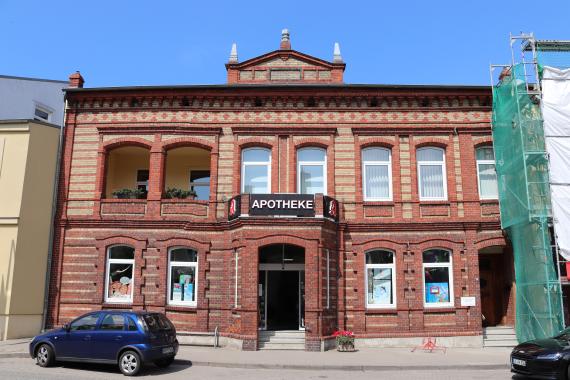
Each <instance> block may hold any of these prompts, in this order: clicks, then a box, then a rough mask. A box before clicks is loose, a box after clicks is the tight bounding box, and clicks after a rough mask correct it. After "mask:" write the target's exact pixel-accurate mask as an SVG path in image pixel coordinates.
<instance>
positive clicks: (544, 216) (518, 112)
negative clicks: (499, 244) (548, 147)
mask: <svg viewBox="0 0 570 380" xmlns="http://www.w3.org/2000/svg"><path fill="white" fill-rule="evenodd" d="M526 78H527V75H526V73H525V68H524V66H523V65H522V64H521V65H515V66H513V67H511V72H510V75H507V76H505V77H503V79H502V80H501V81H500V82H499V84H497V85H496V86H494V87H493V144H494V148H495V159H496V163H497V176H498V182H499V201H500V207H501V225H502V227H503V229H504V230H505V231H506V232H507V234H508V236H509V239H510V241H511V243H512V246H513V252H514V261H515V278H516V324H515V329H516V333H517V338H518V340H519V341H521V342H523V341H527V340H531V339H539V338H544V337H548V336H552V335H554V334H556V333H557V332H559V331H560V330H562V328H563V326H564V320H563V315H562V309H561V302H562V298H561V289H560V283H559V281H558V277H557V272H556V267H555V264H554V257H553V253H552V247H551V236H550V232H549V226H548V222H549V217H550V216H551V210H550V188H549V180H548V157H547V155H546V151H545V144H544V133H543V129H542V117H541V112H540V106H539V102H538V101H537V100H536V99H537V98H536V97H535V95H533V94H532V89H533V88H532V86H531V87H529V86H527V83H526ZM529 88H530V90H529Z"/></svg>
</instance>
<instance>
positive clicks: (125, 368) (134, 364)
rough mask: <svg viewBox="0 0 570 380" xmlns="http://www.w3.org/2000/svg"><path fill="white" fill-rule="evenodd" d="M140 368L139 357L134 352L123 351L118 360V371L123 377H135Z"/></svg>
mask: <svg viewBox="0 0 570 380" xmlns="http://www.w3.org/2000/svg"><path fill="white" fill-rule="evenodd" d="M141 366H142V363H141V357H140V355H139V354H137V353H136V352H135V351H125V352H123V353H122V354H121V357H120V358H119V369H120V370H121V372H122V373H123V375H125V376H135V375H136V374H137V373H139V371H140V369H141Z"/></svg>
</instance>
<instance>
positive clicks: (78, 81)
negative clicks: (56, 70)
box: [69, 71, 85, 88]
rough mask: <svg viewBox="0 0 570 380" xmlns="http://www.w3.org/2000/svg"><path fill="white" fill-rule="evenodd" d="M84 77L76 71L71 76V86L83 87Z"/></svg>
mask: <svg viewBox="0 0 570 380" xmlns="http://www.w3.org/2000/svg"><path fill="white" fill-rule="evenodd" d="M84 82H85V80H83V77H82V76H81V73H80V72H79V71H76V72H74V73H73V74H71V75H70V76H69V88H83V83H84Z"/></svg>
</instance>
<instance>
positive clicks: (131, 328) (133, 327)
mask: <svg viewBox="0 0 570 380" xmlns="http://www.w3.org/2000/svg"><path fill="white" fill-rule="evenodd" d="M127 322H128V324H129V327H128V330H129V331H137V330H138V328H137V325H136V323H135V321H133V320H132V318H130V317H127Z"/></svg>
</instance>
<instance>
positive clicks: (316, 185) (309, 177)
mask: <svg viewBox="0 0 570 380" xmlns="http://www.w3.org/2000/svg"><path fill="white" fill-rule="evenodd" d="M324 192H325V182H324V173H323V166H322V165H302V166H301V194H317V193H324Z"/></svg>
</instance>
